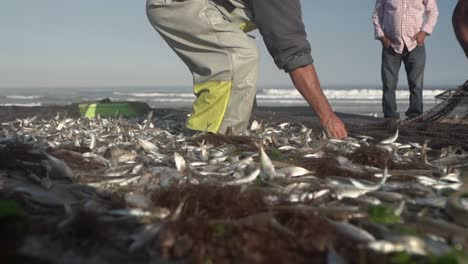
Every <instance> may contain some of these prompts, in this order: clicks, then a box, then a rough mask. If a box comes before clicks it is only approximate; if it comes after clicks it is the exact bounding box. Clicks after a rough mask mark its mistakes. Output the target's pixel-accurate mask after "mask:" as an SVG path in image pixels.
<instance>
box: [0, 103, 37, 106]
mask: <svg viewBox="0 0 468 264" xmlns="http://www.w3.org/2000/svg"><path fill="white" fill-rule="evenodd" d="M41 105H42V103H29V104H0V106H41Z"/></svg>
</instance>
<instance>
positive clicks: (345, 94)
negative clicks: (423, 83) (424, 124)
mask: <svg viewBox="0 0 468 264" xmlns="http://www.w3.org/2000/svg"><path fill="white" fill-rule="evenodd" d="M444 91H445V90H424V91H423V98H424V99H425V100H427V99H433V98H434V96H436V95H438V94H440V93H442V92H444ZM324 93H325V95H326V97H327V98H328V99H329V100H360V101H365V100H380V99H381V98H382V90H380V89H324ZM409 95H410V93H409V91H408V90H397V91H396V99H397V100H405V99H408V98H409ZM257 98H259V99H276V98H278V99H284V98H287V99H292V98H294V99H299V98H302V96H301V94H300V93H299V92H298V91H297V90H293V89H263V90H262V91H261V93H259V94H258V95H257Z"/></svg>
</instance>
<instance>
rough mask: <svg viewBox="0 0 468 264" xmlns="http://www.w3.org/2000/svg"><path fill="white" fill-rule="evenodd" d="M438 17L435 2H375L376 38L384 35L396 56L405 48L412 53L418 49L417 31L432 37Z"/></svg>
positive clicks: (398, 0) (431, 0) (373, 19)
mask: <svg viewBox="0 0 468 264" xmlns="http://www.w3.org/2000/svg"><path fill="white" fill-rule="evenodd" d="M438 16H439V10H438V8H437V2H436V0H376V4H375V10H374V13H373V15H372V21H373V23H374V29H375V38H376V39H379V38H381V37H383V36H384V35H385V36H387V37H388V38H389V39H390V41H391V45H392V47H393V49H394V50H395V51H396V52H397V53H400V54H401V53H403V49H404V48H405V45H406V47H407V48H408V50H409V51H411V50H413V49H414V48H415V47H416V46H417V43H416V41H415V40H414V36H415V35H416V34H417V33H418V32H420V31H424V32H426V33H427V34H428V35H430V34H432V30H433V29H434V26H435V25H436V23H437V17H438ZM424 17H425V19H424Z"/></svg>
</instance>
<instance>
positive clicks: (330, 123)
mask: <svg viewBox="0 0 468 264" xmlns="http://www.w3.org/2000/svg"><path fill="white" fill-rule="evenodd" d="M320 123H321V124H322V127H323V130H324V131H325V133H326V134H327V136H328V137H329V138H338V139H343V138H347V137H348V132H347V131H346V128H345V125H344V124H343V121H341V119H340V118H338V117H337V116H336V114H335V113H332V114H331V115H330V116H329V117H327V118H324V119H322V120H321V121H320Z"/></svg>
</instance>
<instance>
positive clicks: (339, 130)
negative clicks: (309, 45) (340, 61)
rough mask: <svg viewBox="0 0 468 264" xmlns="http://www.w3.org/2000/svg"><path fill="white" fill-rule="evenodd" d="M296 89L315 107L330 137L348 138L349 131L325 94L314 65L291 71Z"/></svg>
mask: <svg viewBox="0 0 468 264" xmlns="http://www.w3.org/2000/svg"><path fill="white" fill-rule="evenodd" d="M289 75H290V76H291V79H292V81H293V83H294V86H295V87H296V89H297V90H298V91H299V92H300V93H301V94H302V96H303V97H304V99H305V100H306V101H307V102H308V103H309V105H310V106H311V107H312V109H314V111H315V113H316V114H317V116H318V117H319V118H320V123H321V125H322V127H323V129H324V130H325V132H326V133H327V136H328V137H330V138H338V139H342V138H346V137H347V136H348V132H346V128H345V126H344V124H343V122H342V121H341V120H340V119H339V118H338V117H337V116H336V114H335V113H334V112H333V110H332V108H331V107H330V104H329V103H328V100H327V98H326V97H325V95H324V94H323V91H322V88H321V87H320V82H319V79H318V76H317V72H316V71H315V67H314V65H307V66H304V67H299V68H297V69H295V70H293V71H291V72H290V73H289Z"/></svg>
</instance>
